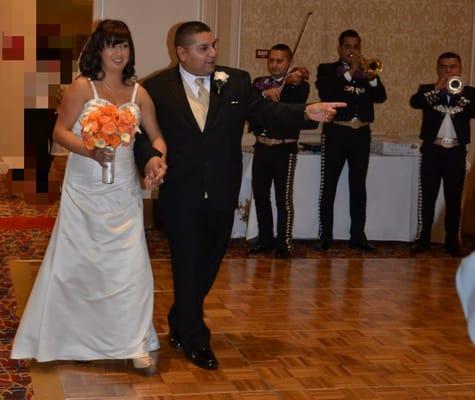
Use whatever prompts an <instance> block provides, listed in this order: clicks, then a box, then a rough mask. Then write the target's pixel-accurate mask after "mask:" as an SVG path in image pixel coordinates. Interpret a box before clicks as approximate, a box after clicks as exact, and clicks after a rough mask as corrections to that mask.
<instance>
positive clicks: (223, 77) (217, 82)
mask: <svg viewBox="0 0 475 400" xmlns="http://www.w3.org/2000/svg"><path fill="white" fill-rule="evenodd" d="M228 78H229V75H228V74H227V73H226V72H224V71H216V72H215V73H214V76H213V84H214V87H215V88H216V89H217V91H218V94H219V93H220V92H221V88H222V87H223V86H224V85H226V83H227V81H228Z"/></svg>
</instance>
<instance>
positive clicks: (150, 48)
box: [94, 0, 204, 78]
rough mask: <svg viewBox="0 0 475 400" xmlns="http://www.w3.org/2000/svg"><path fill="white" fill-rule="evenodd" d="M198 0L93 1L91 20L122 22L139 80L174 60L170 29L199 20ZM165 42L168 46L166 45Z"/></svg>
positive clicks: (199, 3)
mask: <svg viewBox="0 0 475 400" xmlns="http://www.w3.org/2000/svg"><path fill="white" fill-rule="evenodd" d="M203 3H204V1H202V0H135V1H131V0H95V1H94V20H98V19H104V18H112V19H120V20H122V21H124V22H125V23H126V24H127V25H128V26H129V29H130V30H131V32H132V38H133V40H134V45H135V70H136V73H137V76H138V77H139V78H143V77H145V76H147V75H150V74H152V73H154V72H156V71H157V70H160V69H163V68H166V67H168V66H169V65H170V64H171V63H173V64H174V63H175V60H174V59H173V61H172V57H171V56H170V51H169V48H171V49H172V56H173V52H174V51H173V46H171V47H170V45H172V42H173V36H171V37H170V29H171V28H172V27H173V26H176V24H179V23H181V22H184V21H188V20H201V18H202V15H203V11H202V8H203ZM167 42H168V46H167Z"/></svg>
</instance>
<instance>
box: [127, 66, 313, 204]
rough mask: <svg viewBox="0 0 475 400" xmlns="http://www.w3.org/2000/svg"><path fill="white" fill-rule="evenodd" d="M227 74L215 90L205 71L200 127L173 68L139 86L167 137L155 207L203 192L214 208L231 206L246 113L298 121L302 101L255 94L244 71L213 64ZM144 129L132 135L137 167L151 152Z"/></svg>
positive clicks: (269, 122) (266, 120)
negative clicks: (206, 95) (207, 87)
mask: <svg viewBox="0 0 475 400" xmlns="http://www.w3.org/2000/svg"><path fill="white" fill-rule="evenodd" d="M216 71H224V72H226V73H227V74H228V75H229V78H228V80H227V82H226V83H225V84H224V86H222V87H221V90H220V92H219V93H218V90H217V88H216V87H215V85H214V82H213V75H212V76H211V92H210V104H209V111H208V115H207V120H206V125H205V128H204V131H203V132H201V130H200V128H199V127H198V124H197V123H196V120H195V118H194V116H193V112H192V111H191V108H190V106H189V103H188V100H187V97H186V94H185V91H184V87H183V82H182V79H181V75H180V72H179V68H178V66H177V67H174V68H171V69H168V70H165V71H163V72H161V73H159V74H158V75H156V76H154V77H152V78H150V79H147V80H146V81H145V82H144V87H145V89H146V90H147V92H148V93H149V94H150V96H151V97H152V100H153V102H154V104H155V109H156V114H157V120H158V123H159V125H160V128H161V130H162V133H163V136H164V138H165V141H166V143H167V148H168V151H167V153H168V155H167V165H168V171H167V175H166V176H165V182H164V183H163V184H162V185H161V186H160V193H159V197H160V207H163V210H164V211H165V212H166V210H167V209H168V210H170V209H174V210H178V209H179V208H181V207H188V206H189V205H190V204H197V203H198V202H200V201H202V199H203V197H204V194H205V193H207V195H208V201H209V202H210V203H211V204H212V206H213V207H215V208H217V209H223V210H229V209H234V208H235V207H236V206H237V201H238V196H239V189H240V182H241V173H242V153H241V137H242V133H243V128H244V123H245V120H246V119H249V120H251V121H252V122H256V123H258V124H259V125H260V126H265V127H269V128H270V129H272V128H275V127H279V128H282V126H289V127H290V126H292V127H295V126H304V124H305V120H304V118H303V110H304V106H303V105H300V104H299V105H297V104H286V105H283V104H280V105H279V104H276V103H273V102H271V101H270V100H266V99H264V98H263V97H262V96H259V95H258V94H257V93H256V92H255V91H254V90H253V89H252V86H251V79H250V76H249V74H248V73H247V72H245V71H242V70H238V69H233V68H228V67H222V66H217V67H216ZM145 136H146V135H137V140H136V143H135V158H136V162H137V165H138V167H139V170H140V171H141V173H143V169H144V167H145V165H146V163H147V161H148V160H149V159H150V158H151V156H153V151H152V150H151V148H150V143H149V142H148V139H147V138H146V137H145Z"/></svg>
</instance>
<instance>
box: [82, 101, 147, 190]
mask: <svg viewBox="0 0 475 400" xmlns="http://www.w3.org/2000/svg"><path fill="white" fill-rule="evenodd" d="M81 126H82V131H81V136H82V140H83V143H84V147H86V149H88V150H93V149H94V148H99V149H105V150H106V152H109V153H110V154H115V149H116V148H117V147H119V146H121V145H122V146H128V145H129V144H130V142H131V139H132V137H133V135H134V134H135V132H136V131H137V130H138V127H137V118H136V117H135V115H134V114H133V113H132V112H131V111H130V110H129V109H128V108H120V107H117V106H115V105H113V104H106V105H102V106H98V107H95V108H93V109H91V111H89V112H87V113H86V114H85V115H84V117H83V118H82V119H81ZM102 182H103V183H113V182H114V161H113V160H112V161H111V162H104V163H103V167H102Z"/></svg>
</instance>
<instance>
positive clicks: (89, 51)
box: [79, 19, 135, 82]
mask: <svg viewBox="0 0 475 400" xmlns="http://www.w3.org/2000/svg"><path fill="white" fill-rule="evenodd" d="M121 43H128V44H129V49H130V56H129V62H128V63H127V65H126V66H125V67H124V70H123V71H122V82H126V81H127V80H129V79H131V78H135V67H134V66H135V49H134V42H133V41H132V35H131V34H130V30H129V28H128V27H127V25H126V24H125V23H124V22H122V21H119V20H114V19H105V20H103V21H101V22H99V24H98V25H97V27H96V30H95V31H94V32H93V33H92V35H91V36H90V37H89V39H88V41H87V42H86V44H85V45H84V48H83V50H82V52H81V55H80V56H79V70H80V71H81V75H82V76H86V77H88V78H91V79H92V80H98V79H101V78H102V77H103V75H104V72H103V71H102V58H101V52H102V50H103V49H104V48H105V47H109V46H115V45H117V44H121Z"/></svg>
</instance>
